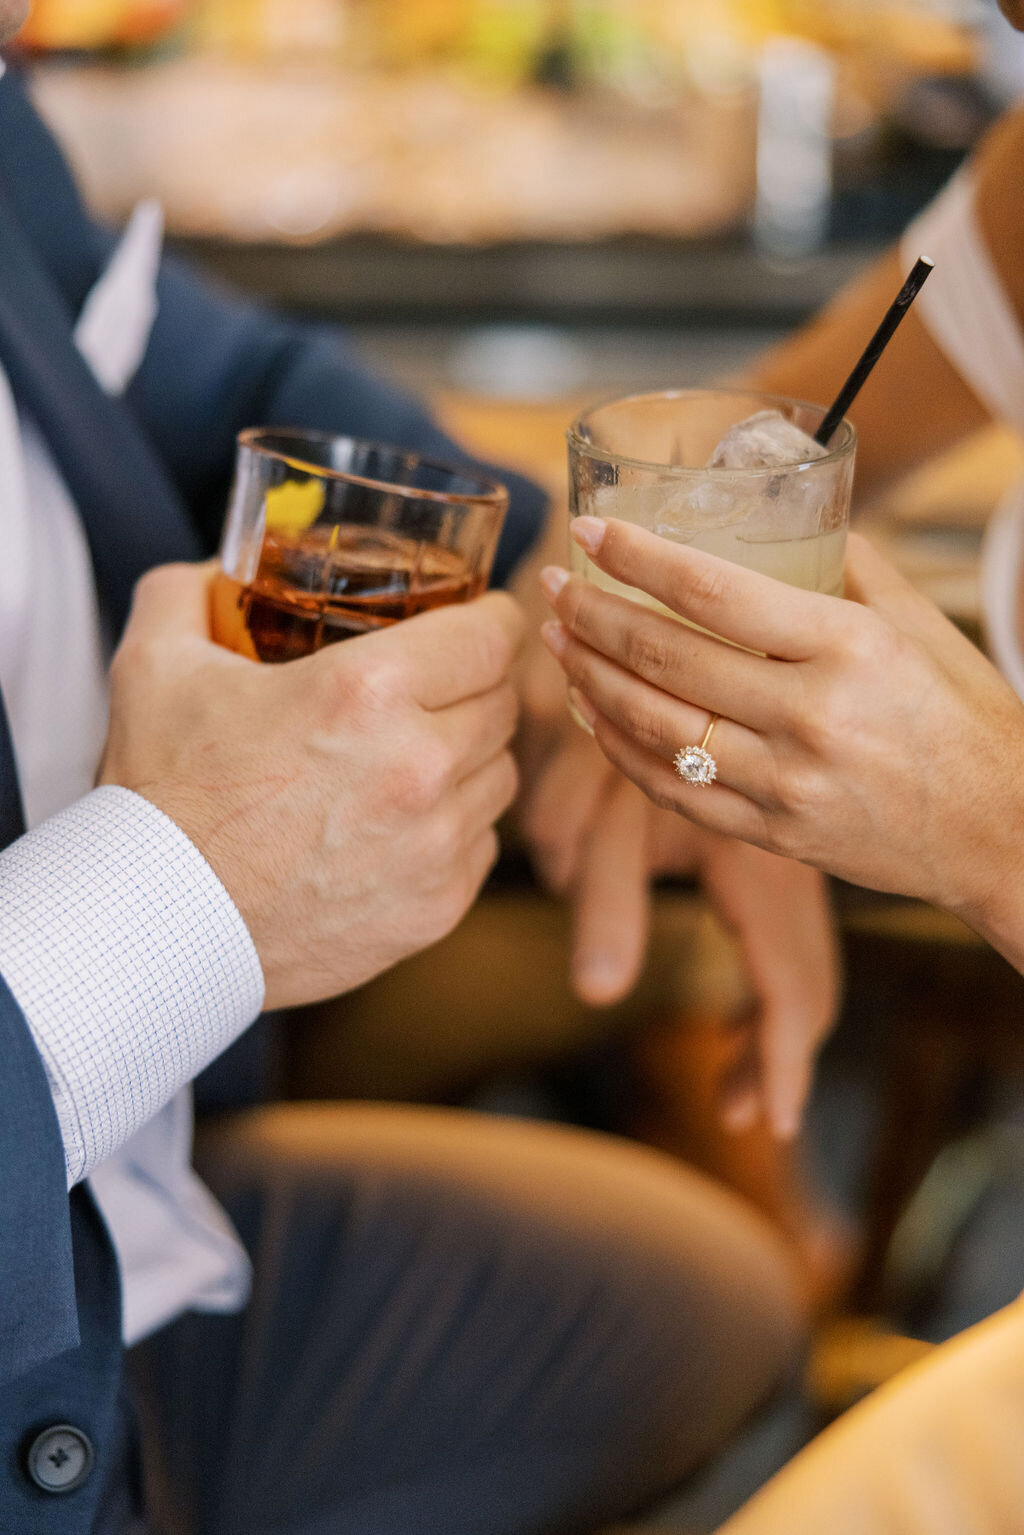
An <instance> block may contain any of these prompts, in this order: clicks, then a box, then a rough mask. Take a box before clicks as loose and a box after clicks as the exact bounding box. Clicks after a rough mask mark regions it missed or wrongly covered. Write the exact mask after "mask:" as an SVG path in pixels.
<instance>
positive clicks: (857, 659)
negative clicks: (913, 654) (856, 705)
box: [843, 608, 896, 671]
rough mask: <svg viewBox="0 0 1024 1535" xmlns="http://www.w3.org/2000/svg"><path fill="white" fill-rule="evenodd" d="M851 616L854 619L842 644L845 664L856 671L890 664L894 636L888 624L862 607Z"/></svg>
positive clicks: (872, 669)
mask: <svg viewBox="0 0 1024 1535" xmlns="http://www.w3.org/2000/svg"><path fill="white" fill-rule="evenodd" d="M852 617H853V619H854V620H855V621H854V622H851V624H850V630H849V633H848V634H847V636H846V637H845V641H844V645H843V655H844V659H845V660H846V662H847V664H848V665H850V666H851V667H853V668H854V669H856V670H857V671H862V670H871V671H874V670H875V669H876V668H878V667H880V666H887V665H888V664H890V662H891V660H892V658H893V653H894V650H895V645H894V640H895V638H896V636H895V634H894V633H893V631H892V630H891V629H890V628H889V626H888V625H887V624H883V623H882V622H880V621H879V619H878V618H877V617H876V616H875V614H874V613H871V612H868V611H867V610H866V609H864V608H858V609H857V610H856V612H855V614H853V615H852Z"/></svg>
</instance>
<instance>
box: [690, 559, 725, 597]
mask: <svg viewBox="0 0 1024 1535" xmlns="http://www.w3.org/2000/svg"><path fill="white" fill-rule="evenodd" d="M724 590H725V571H724V570H721V569H720V568H719V567H718V566H717V565H706V566H701V567H700V568H699V569H697V570H693V571H690V572H688V574H687V577H686V582H685V588H684V591H683V593H682V595H683V596H684V597H687V598H689V599H691V600H695V601H696V602H698V603H700V605H701V606H702V607H704V606H706V607H714V606H716V605H717V604H718V603H719V602H720V601H721V599H722V597H723V595H724Z"/></svg>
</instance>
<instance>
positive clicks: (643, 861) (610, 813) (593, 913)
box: [572, 779, 650, 1007]
mask: <svg viewBox="0 0 1024 1535" xmlns="http://www.w3.org/2000/svg"><path fill="white" fill-rule="evenodd" d="M647 809H648V807H647V801H646V800H645V799H644V797H643V795H642V794H641V793H640V792H639V790H637V789H635V788H634V787H633V785H632V784H631V783H628V782H626V781H625V780H624V779H619V781H618V782H617V783H616V784H615V785H614V787H613V788H612V790H611V792H610V793H609V794H608V795H607V796H606V797H605V799H604V800H603V802H602V804H601V805H600V806H599V807H598V811H597V814H596V816H595V817H594V820H593V822H592V824H591V827H590V832H589V836H588V845H587V848H586V852H585V856H584V859H583V863H582V865H581V869H580V874H579V877H578V879H577V882H576V888H575V891H574V903H575V911H574V921H573V926H574V930H575V931H574V941H573V960H572V973H573V986H574V988H575V990H576V993H577V995H578V996H579V997H581V998H582V1000H583V1001H584V1002H588V1003H589V1004H590V1005H591V1006H592V1007H607V1006H609V1005H610V1004H611V1003H613V1002H618V1001H619V1000H620V998H622V997H624V996H625V995H626V993H627V992H628V991H630V989H631V988H632V986H633V985H634V983H635V982H636V979H637V976H638V975H639V973H640V967H641V965H642V964H643V961H644V955H645V953H646V952H647V934H648V929H649V926H650V889H649V884H650V881H649V870H648V862H649V860H648V854H647V831H648V825H647Z"/></svg>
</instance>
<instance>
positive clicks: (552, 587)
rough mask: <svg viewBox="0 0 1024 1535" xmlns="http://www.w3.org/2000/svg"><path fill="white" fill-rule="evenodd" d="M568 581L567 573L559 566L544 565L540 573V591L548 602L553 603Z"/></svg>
mask: <svg viewBox="0 0 1024 1535" xmlns="http://www.w3.org/2000/svg"><path fill="white" fill-rule="evenodd" d="M568 579H569V572H568V571H567V570H563V569H562V567H561V565H545V567H544V569H543V570H542V571H541V573H540V584H541V590H542V591H543V593H544V595H545V597H546V598H547V599H548V601H549V602H554V601H555V599H556V598H557V596H558V594H559V592H560V591H561V590H562V587H563V586H564V585H565V583H566V582H567V581H568Z"/></svg>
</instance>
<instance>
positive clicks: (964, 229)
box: [900, 167, 1024, 698]
mask: <svg viewBox="0 0 1024 1535" xmlns="http://www.w3.org/2000/svg"><path fill="white" fill-rule="evenodd" d="M919 255H927V256H929V257H930V258H931V259H932V260H933V261H934V262H935V271H934V272H933V273H932V275H931V277H930V278H929V279H928V281H927V283H926V284H925V286H924V287H923V288H922V289H921V292H920V294H919V295H918V298H917V301H916V304H915V313H916V314H917V316H918V318H919V319H920V321H921V323H922V324H923V325H924V327H925V329H926V330H927V331H928V334H929V335H930V336H931V338H932V340H933V341H934V342H935V344H936V346H937V347H939V349H940V350H941V351H942V352H943V353H945V355H946V357H948V359H949V361H950V362H951V363H952V364H953V367H954V368H955V369H956V370H957V372H958V373H959V374H960V376H961V378H963V379H964V380H965V382H966V383H967V384H969V385H970V387H971V388H972V389H973V391H974V393H975V394H976V395H977V396H978V399H979V400H981V402H982V404H983V405H985V406H986V407H987V408H988V409H989V410H990V411H991V412H992V414H993V416H995V417H996V418H997V419H999V420H1002V421H1005V422H1006V423H1007V424H1008V425H1010V426H1013V427H1016V429H1017V430H1018V431H1019V432H1024V332H1022V329H1021V324H1020V321H1019V320H1018V318H1017V315H1016V313H1015V312H1014V309H1013V306H1012V304H1011V303H1010V300H1009V299H1008V298H1007V296H1006V290H1005V289H1004V287H1003V284H1002V281H1001V279H1000V277H999V273H998V272H997V271H996V268H995V264H994V262H993V260H992V257H991V256H990V255H989V252H988V247H987V246H986V244H985V241H984V237H983V236H982V233H981V230H980V229H979V227H978V220H977V218H976V216H975V211H974V177H973V175H972V173H971V169H970V167H967V168H965V169H964V170H962V171H960V172H959V173H958V174H957V175H956V176H954V177H953V180H952V181H951V182H950V183H949V185H948V186H947V187H946V188H945V189H944V190H943V191H942V192H940V193H939V195H938V197H937V198H936V199H935V201H934V202H933V203H932V204H931V205H930V206H929V207H928V208H926V209H925V211H924V212H923V213H922V214H921V216H920V217H919V218H917V219H915V221H914V223H913V224H911V226H910V228H909V229H908V230H907V232H906V234H905V235H904V237H903V240H902V242H901V245H900V259H901V261H902V264H903V266H904V268H905V269H906V270H907V271H909V270H910V268H911V266H913V264H914V261H915V260H916V259H917V257H918V256H919ZM1022 563H1024V486H1015V487H1014V489H1013V490H1012V491H1011V492H1010V493H1009V495H1008V496H1007V497H1006V499H1005V500H1004V501H1003V502H1002V504H1001V505H1000V507H999V508H998V509H997V511H996V512H995V513H994V515H993V516H992V518H991V519H990V521H989V524H988V528H987V530H986V534H985V543H984V547H983V549H982V558H981V591H982V608H983V611H984V617H985V629H986V634H987V638H988V643H989V649H990V652H991V654H992V658H993V660H994V661H995V662H996V665H997V666H998V667H999V668H1000V670H1001V671H1002V673H1003V675H1004V676H1005V677H1006V679H1007V681H1008V682H1009V683H1010V685H1011V686H1012V687H1013V688H1014V689H1015V691H1016V692H1017V693H1018V694H1019V695H1020V697H1021V698H1024V654H1022V652H1021V645H1020V640H1019V638H1018V607H1019V602H1020V592H1021V568H1022Z"/></svg>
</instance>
